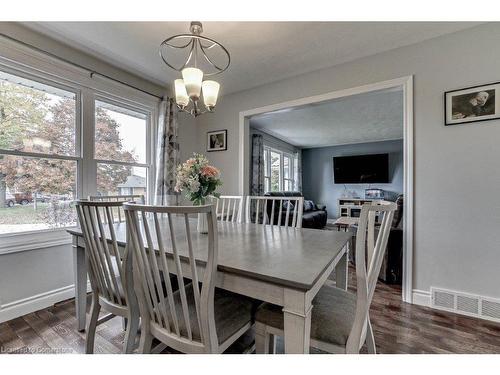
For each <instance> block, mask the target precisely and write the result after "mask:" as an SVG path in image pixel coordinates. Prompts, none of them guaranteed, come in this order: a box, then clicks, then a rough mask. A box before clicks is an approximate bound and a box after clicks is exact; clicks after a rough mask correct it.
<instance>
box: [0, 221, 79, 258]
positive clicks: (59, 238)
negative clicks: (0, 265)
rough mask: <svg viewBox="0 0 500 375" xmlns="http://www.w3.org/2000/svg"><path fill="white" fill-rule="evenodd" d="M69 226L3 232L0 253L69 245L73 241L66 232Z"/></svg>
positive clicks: (0, 240)
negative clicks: (10, 232) (31, 230)
mask: <svg viewBox="0 0 500 375" xmlns="http://www.w3.org/2000/svg"><path fill="white" fill-rule="evenodd" d="M69 228H71V227H68V228H57V229H47V230H43V231H33V232H19V233H12V234H2V235H0V255H4V254H12V253H18V252H22V251H30V250H37V249H46V248H48V247H53V246H60V245H68V244H70V243H71V236H70V235H69V233H68V232H66V230H67V229H69Z"/></svg>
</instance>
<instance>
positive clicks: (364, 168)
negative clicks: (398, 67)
mask: <svg viewBox="0 0 500 375" xmlns="http://www.w3.org/2000/svg"><path fill="white" fill-rule="evenodd" d="M403 114H404V108H403V90H402V88H401V87H393V88H389V89H385V90H375V91H369V92H366V93H362V94H357V95H351V96H344V97H339V98H336V99H333V100H327V101H323V102H316V103H311V104H308V105H304V106H298V107H292V108H286V109H281V110H277V111H273V112H266V113H261V114H258V115H255V116H252V117H250V119H249V126H250V131H249V132H250V134H249V140H250V145H249V149H250V150H251V151H250V152H251V166H250V171H251V172H250V177H251V179H250V181H249V183H250V194H251V195H256V196H259V195H264V196H272V197H287V196H288V197H291V196H301V197H304V208H303V212H302V227H303V228H313V229H323V230H344V231H352V232H353V234H355V232H356V228H357V224H358V219H359V214H360V212H361V207H362V205H363V204H365V203H370V202H374V201H375V202H376V201H383V200H385V201H392V202H397V204H398V211H397V212H396V215H395V216H396V219H395V221H394V223H393V225H392V229H391V233H390V235H389V239H388V248H387V251H386V254H387V258H386V261H385V262H384V267H383V270H382V271H381V273H380V276H379V278H380V279H381V280H383V281H384V282H385V283H386V284H387V285H394V286H396V289H395V290H394V291H395V294H398V293H399V294H401V293H402V294H403V295H404V293H405V291H404V288H403V291H402V292H401V286H402V280H403V263H404V261H405V259H404V254H405V253H406V252H405V251H404V249H403V247H404V246H403V242H404V241H403V237H404V231H403V228H404V220H403V207H404V175H405V170H404V169H405V168H404V140H403V137H404V131H403V130H404V119H403ZM268 211H269V213H270V207H268ZM285 211H286V209H285V207H283V212H285ZM274 216H275V219H274V220H275V221H276V220H277V216H278V213H275V214H274ZM282 216H284V214H283V215H282ZM354 242H355V236H353V240H352V244H351V246H352V247H354ZM352 253H353V251H351V254H352ZM351 263H352V264H353V265H354V259H353V257H352V258H351Z"/></svg>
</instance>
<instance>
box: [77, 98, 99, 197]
mask: <svg viewBox="0 0 500 375" xmlns="http://www.w3.org/2000/svg"><path fill="white" fill-rule="evenodd" d="M81 103H82V110H81V112H82V117H81V120H82V138H81V144H82V168H81V174H82V178H81V179H79V182H78V185H79V193H80V197H81V198H84V197H87V196H89V195H95V194H96V193H97V162H96V161H95V159H94V129H95V125H94V119H95V114H94V111H95V104H94V94H93V93H92V92H91V91H90V90H83V91H82V101H81Z"/></svg>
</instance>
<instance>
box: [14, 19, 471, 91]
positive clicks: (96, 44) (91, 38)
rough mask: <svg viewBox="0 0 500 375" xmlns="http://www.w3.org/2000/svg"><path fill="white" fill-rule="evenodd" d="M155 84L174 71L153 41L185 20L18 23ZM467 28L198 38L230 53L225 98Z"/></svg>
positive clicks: (249, 32) (329, 28) (277, 26)
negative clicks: (204, 39) (213, 42)
mask: <svg viewBox="0 0 500 375" xmlns="http://www.w3.org/2000/svg"><path fill="white" fill-rule="evenodd" d="M23 24H24V25H25V26H27V27H29V28H31V29H34V30H35V31H38V32H41V33H42V34H46V35H48V36H50V37H52V38H54V39H57V40H59V41H61V42H64V43H67V44H70V45H72V46H73V47H75V48H77V49H80V50H83V51H84V52H87V53H89V54H91V55H93V56H96V57H98V58H100V59H103V60H105V61H107V62H109V63H111V64H114V65H116V66H118V67H120V68H122V69H125V70H128V71H130V72H131V73H134V74H137V75H139V76H142V77H144V78H146V79H149V80H151V81H153V82H155V83H158V84H160V85H167V84H171V82H172V80H173V79H174V78H178V76H179V73H178V72H175V71H173V70H171V69H169V68H168V67H167V66H166V65H164V64H163V62H162V61H161V59H160V57H159V55H158V47H159V45H160V43H161V42H162V41H163V40H164V39H166V38H167V37H169V36H172V35H174V34H178V33H186V32H188V30H189V22H24V23H23ZM478 24H479V23H472V22H206V23H204V24H203V26H204V33H203V35H204V36H207V37H209V38H212V39H215V40H217V41H219V42H220V43H222V44H223V45H224V46H225V47H226V48H227V49H228V50H229V52H230V53H231V58H232V62H231V66H230V67H229V69H228V70H227V71H226V72H224V73H223V74H222V75H220V76H218V78H217V79H218V80H219V81H220V83H221V85H222V92H221V94H222V95H223V94H228V93H232V92H236V91H240V90H244V89H248V88H251V87H255V86H259V85H262V84H265V83H269V82H273V81H278V80H281V79H285V78H288V77H292V76H295V75H298V74H302V73H306V72H310V71H314V70H318V69H321V68H326V67H329V66H333V65H337V64H341V63H345V62H348V61H352V60H355V59H357V58H360V57H364V56H369V55H373V54H376V53H379V52H383V51H387V50H390V49H394V48H398V47H402V46H405V45H409V44H413V43H418V42H421V41H423V40H426V39H430V38H434V37H437V36H440V35H444V34H448V33H452V32H455V31H458V30H462V29H466V28H469V27H473V26H476V25H478Z"/></svg>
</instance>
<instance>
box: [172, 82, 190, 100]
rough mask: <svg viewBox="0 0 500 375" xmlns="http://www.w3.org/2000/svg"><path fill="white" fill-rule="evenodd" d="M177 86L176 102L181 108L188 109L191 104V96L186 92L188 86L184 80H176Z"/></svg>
mask: <svg viewBox="0 0 500 375" xmlns="http://www.w3.org/2000/svg"><path fill="white" fill-rule="evenodd" d="M174 84H175V102H176V103H177V104H178V105H180V106H181V107H186V106H187V105H188V104H189V96H188V94H187V91H186V86H185V85H184V81H183V80H182V79H176V80H175V81H174Z"/></svg>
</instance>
